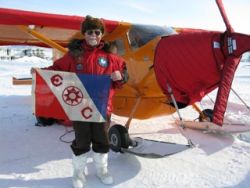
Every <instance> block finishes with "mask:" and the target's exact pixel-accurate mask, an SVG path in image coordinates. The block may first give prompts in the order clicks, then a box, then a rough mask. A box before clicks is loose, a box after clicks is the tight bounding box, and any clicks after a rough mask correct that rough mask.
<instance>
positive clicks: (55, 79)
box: [50, 74, 63, 87]
mask: <svg viewBox="0 0 250 188" xmlns="http://www.w3.org/2000/svg"><path fill="white" fill-rule="evenodd" d="M50 80H51V82H52V84H53V85H54V86H56V87H58V86H60V85H62V80H63V78H62V76H60V75H59V74H56V75H54V76H52V77H51V78H50Z"/></svg>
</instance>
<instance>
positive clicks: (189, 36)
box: [154, 30, 225, 104]
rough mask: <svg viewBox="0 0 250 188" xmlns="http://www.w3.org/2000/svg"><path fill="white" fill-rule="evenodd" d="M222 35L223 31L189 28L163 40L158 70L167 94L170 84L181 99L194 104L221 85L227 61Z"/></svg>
mask: <svg viewBox="0 0 250 188" xmlns="http://www.w3.org/2000/svg"><path fill="white" fill-rule="evenodd" d="M221 36H222V34H221V33H219V32H209V31H204V30H190V31H188V30H187V31H185V32H183V33H180V34H177V35H171V36H166V37H163V38H162V39H161V40H160V41H159V43H158V45H157V47H156V50H155V59H154V70H155V75H156V79H157V81H158V83H159V85H160V87H161V88H162V90H163V92H164V93H165V94H166V95H168V90H167V84H169V85H170V87H171V88H172V90H173V94H174V96H175V99H176V101H177V102H180V103H184V104H193V103H194V102H197V101H200V100H201V99H202V97H204V95H206V94H207V93H209V92H210V91H212V90H213V89H215V88H216V87H217V86H218V84H219V80H220V72H221V70H222V68H223V65H224V61H225V59H224V55H223V53H222V50H221V40H222V39H221Z"/></svg>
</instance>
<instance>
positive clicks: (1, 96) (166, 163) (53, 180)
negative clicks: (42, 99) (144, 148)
mask: <svg viewBox="0 0 250 188" xmlns="http://www.w3.org/2000/svg"><path fill="white" fill-rule="evenodd" d="M51 63H52V62H48V61H45V60H42V59H39V58H34V57H32V58H22V59H19V60H16V61H1V62H0V187H1V188H10V187H12V188H14V187H15V188H17V187H18V188H24V187H25V188H69V187H71V176H72V167H71V155H72V154H71V149H70V147H69V145H70V143H67V142H70V141H71V140H72V139H73V134H74V133H73V132H70V130H71V128H70V127H64V126H62V125H53V126H50V127H37V126H34V124H35V122H36V120H35V117H34V116H33V115H32V109H31V106H32V105H31V86H14V85H12V76H16V77H30V73H29V71H30V67H31V66H33V67H43V66H48V65H49V64H51ZM249 83H250V63H249V62H248V63H247V62H242V63H241V65H240V67H239V70H238V71H237V75H236V77H235V80H234V83H233V88H234V89H235V91H237V93H238V94H240V96H241V97H242V98H243V99H244V101H245V102H247V103H248V104H250V95H249V91H250V84H249ZM214 95H215V94H214V93H212V94H210V95H209V96H210V97H211V98H212V99H214ZM230 101H231V102H230V103H229V105H228V110H227V114H226V118H225V122H226V123H229V124H230V123H231V124H234V123H238V124H245V126H250V112H249V110H248V109H247V108H246V107H245V106H244V105H243V104H242V103H241V101H240V100H239V99H238V98H237V97H236V96H235V95H234V94H232V95H231V96H230ZM198 105H200V106H202V107H204V108H207V107H210V108H211V107H212V104H211V100H210V99H209V98H208V97H206V98H204V100H203V101H202V102H201V103H200V104H198ZM181 114H182V116H183V117H184V118H187V119H194V118H196V117H197V113H196V112H194V110H193V109H192V108H191V107H188V108H186V109H183V110H181ZM177 118H178V116H177V114H173V115H171V116H167V117H158V118H153V119H149V120H133V121H132V125H131V128H130V135H131V136H140V137H143V138H150V139H155V140H162V141H170V142H176V143H181V144H186V142H187V139H186V138H185V137H184V136H183V135H182V134H181V133H180V131H179V130H178V128H177V127H176V126H174V125H172V124H171V123H172V122H173V121H174V120H176V119H177ZM112 120H113V121H115V122H119V123H124V122H125V121H126V119H125V118H122V117H118V116H113V117H112ZM225 126H226V125H225ZM239 126H242V125H239ZM66 132H68V134H66V135H65V136H63V137H62V138H61V139H60V137H61V136H62V135H63V134H64V133H66ZM183 134H184V135H185V136H186V137H187V138H190V139H191V140H192V142H193V143H194V144H195V147H194V148H190V149H187V150H185V151H183V152H180V153H177V154H175V155H171V156H168V157H163V158H154V159H152V158H143V157H138V156H135V155H131V154H128V153H125V154H121V153H114V152H112V151H111V152H110V155H109V163H110V172H111V173H112V174H113V177H114V184H113V185H112V186H105V185H102V184H101V183H100V182H99V181H98V179H97V177H96V176H95V169H94V165H93V160H92V155H91V153H90V154H89V158H88V169H87V174H88V175H87V184H88V187H89V188H99V187H115V188H121V187H122V188H125V187H126V188H135V187H136V188H166V187H171V188H172V187H179V188H182V187H192V188H193V187H195V188H201V187H202V188H203V187H211V188H214V187H240V188H248V187H250V161H249V159H250V143H248V142H244V141H241V140H240V139H239V138H238V136H239V135H238V134H229V133H224V134H222V133H205V132H203V131H200V130H191V129H184V130H183Z"/></svg>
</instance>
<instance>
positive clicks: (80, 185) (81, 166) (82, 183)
mask: <svg viewBox="0 0 250 188" xmlns="http://www.w3.org/2000/svg"><path fill="white" fill-rule="evenodd" d="M86 163H87V154H86V153H84V154H82V155H79V156H75V155H74V154H73V157H72V165H73V177H72V183H73V187H74V188H84V187H86V178H85V174H84V170H85V167H86Z"/></svg>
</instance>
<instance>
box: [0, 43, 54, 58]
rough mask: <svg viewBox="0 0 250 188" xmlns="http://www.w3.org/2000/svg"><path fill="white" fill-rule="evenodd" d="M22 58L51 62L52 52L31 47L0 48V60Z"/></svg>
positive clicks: (47, 49) (48, 49)
mask: <svg viewBox="0 0 250 188" xmlns="http://www.w3.org/2000/svg"><path fill="white" fill-rule="evenodd" d="M24 56H28V57H32V56H36V57H39V58H42V59H47V60H51V59H52V56H53V51H52V49H50V48H42V47H33V46H0V60H15V59H18V58H22V57H24Z"/></svg>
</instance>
